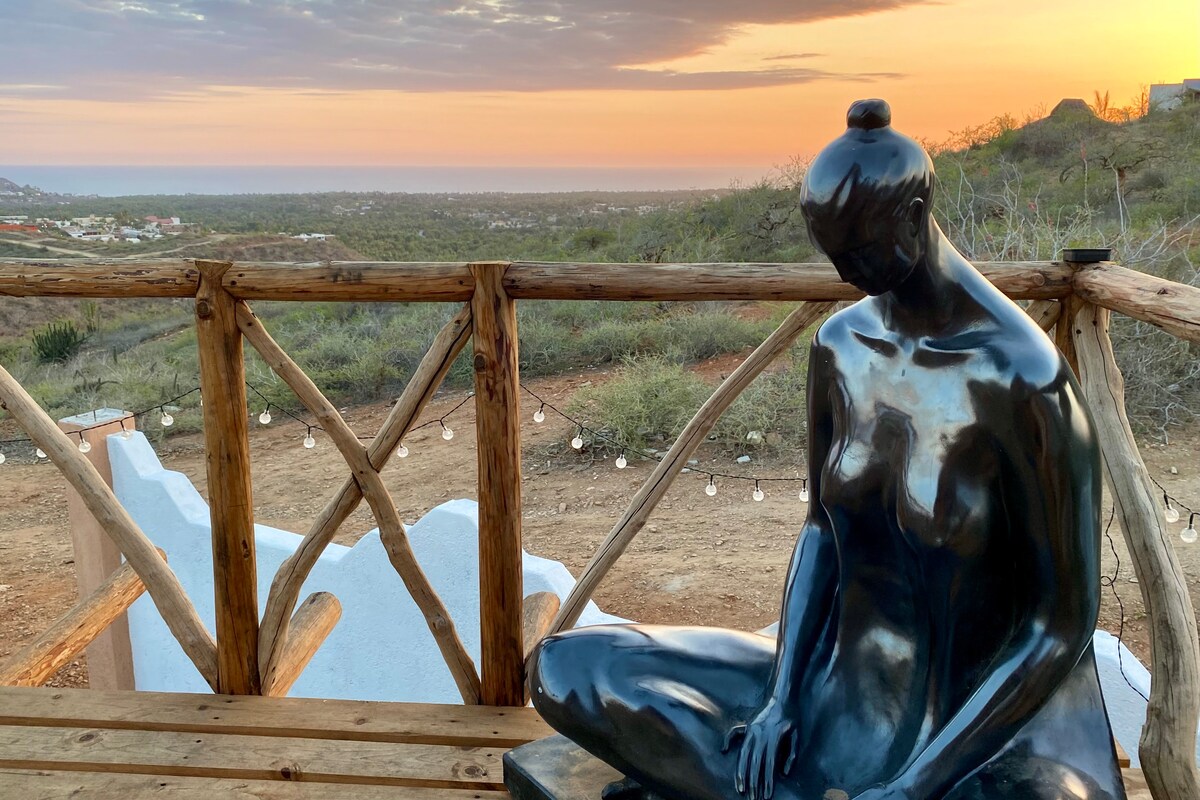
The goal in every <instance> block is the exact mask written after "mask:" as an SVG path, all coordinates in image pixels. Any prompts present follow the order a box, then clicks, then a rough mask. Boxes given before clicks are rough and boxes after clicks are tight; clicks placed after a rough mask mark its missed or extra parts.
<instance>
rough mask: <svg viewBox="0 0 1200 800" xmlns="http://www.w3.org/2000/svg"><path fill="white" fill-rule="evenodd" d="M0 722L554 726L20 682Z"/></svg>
mask: <svg viewBox="0 0 1200 800" xmlns="http://www.w3.org/2000/svg"><path fill="white" fill-rule="evenodd" d="M0 725H34V726H43V727H80V728H108V729H115V730H142V731H195V732H198V733H200V732H207V733H228V734H243V735H247V736H282V737H300V738H308V739H343V740H348V741H362V742H395V743H407V744H443V745H449V744H454V745H462V746H469V747H502V748H510V747H516V746H518V745H521V744H524V743H526V742H529V741H533V740H534V739H541V738H543V737H546V736H551V735H553V733H554V731H553V730H552V729H551V728H550V726H549V725H547V724H546V723H544V722H543V721H542V720H541V718H540V717H538V715H537V712H535V711H534V710H533V709H531V708H496V707H492V706H461V705H436V704H421V703H374V702H367V701H359V700H313V699H305V698H291V697H245V696H243V697H235V696H231V695H209V694H167V693H158V692H119V691H116V692H101V691H92V690H90V689H53V690H51V689H34V688H25V687H0Z"/></svg>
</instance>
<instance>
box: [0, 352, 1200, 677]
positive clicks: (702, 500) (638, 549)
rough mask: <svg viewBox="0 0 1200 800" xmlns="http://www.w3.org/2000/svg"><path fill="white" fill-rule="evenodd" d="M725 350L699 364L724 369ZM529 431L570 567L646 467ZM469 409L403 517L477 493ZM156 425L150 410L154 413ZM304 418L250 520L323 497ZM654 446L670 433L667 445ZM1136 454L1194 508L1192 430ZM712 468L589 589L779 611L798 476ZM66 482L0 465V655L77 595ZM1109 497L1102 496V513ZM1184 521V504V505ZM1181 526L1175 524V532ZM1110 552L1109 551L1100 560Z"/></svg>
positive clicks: (284, 432)
mask: <svg viewBox="0 0 1200 800" xmlns="http://www.w3.org/2000/svg"><path fill="white" fill-rule="evenodd" d="M736 360H737V359H736V358H733V359H721V360H718V361H717V362H713V363H710V364H708V365H706V371H712V372H714V373H722V374H723V373H725V372H726V371H727V369H728V368H730V365H732V364H733V363H735V362H736ZM605 378H606V375H605V373H602V372H597V373H589V374H582V375H577V376H571V377H566V378H558V379H553V380H541V381H532V382H530V384H529V385H530V388H531V389H532V390H533V391H535V392H537V393H538V394H539V395H540V396H542V397H543V398H544V399H546V400H548V401H549V402H551V403H553V404H555V405H559V406H564V405H565V404H566V402H567V401H568V400H569V398H570V397H571V395H572V394H573V393H574V392H575V391H576V390H577V389H578V388H580V387H581V386H582V385H584V384H586V383H588V382H593V381H602V380H604V379H605ZM463 396H464V393H463V392H446V393H443V394H441V395H439V396H438V397H437V398H436V399H435V401H434V403H433V404H432V405H431V407H430V409H428V410H427V412H426V415H425V417H424V419H436V418H437V417H438V416H439V415H441V414H445V413H446V412H448V411H449V410H450V409H451V408H453V407H454V406H455V405H456V404H458V403H459V402H460V401H461V400H462V399H463ZM522 402H523V404H524V411H523V415H522V417H523V419H524V423H523V430H522V435H523V438H524V464H523V473H524V475H523V498H524V500H523V502H524V509H523V513H524V536H525V548H526V549H527V550H528V551H529V552H531V553H534V554H537V555H540V556H545V557H548V558H553V559H558V560H561V561H562V562H564V563H565V564H566V565H567V567H568V568H569V569H570V570H571V571H572V572H573V573H574V574H578V573H579V572H580V570H581V569H582V568H583V566H584V565H585V564H586V563H587V561H588V559H589V557H590V556H591V554H592V553H593V552H594V551H595V549H596V547H597V546H598V545H599V543H600V542H601V541H602V540H603V538H604V536H605V535H606V534H607V533H608V531H609V530H610V529H611V527H612V525H613V524H614V522H615V521H616V520H617V518H618V517H619V516H620V515H621V513H622V512H623V510H624V508H625V505H626V503H628V501H629V499H630V498H631V497H632V496H633V494H634V493H635V492H636V491H637V489H638V487H639V486H640V485H641V483H642V482H643V481H644V480H645V478H646V477H648V476H649V474H650V472H651V470H652V468H653V464H652V463H651V462H648V461H642V460H637V459H634V458H631V459H630V461H629V467H628V468H627V469H624V470H618V469H616V468H615V467H614V465H613V462H612V460H611V459H597V460H591V459H589V457H588V456H587V455H586V454H582V455H581V454H579V453H576V452H575V451H573V450H571V448H570V446H569V445H568V444H567V442H568V440H569V439H570V438H571V436H572V435H573V433H574V430H575V429H574V428H573V427H572V426H571V424H570V423H568V422H566V421H564V420H563V419H561V418H559V417H556V416H555V415H553V414H550V413H548V414H547V418H546V421H545V422H544V423H541V424H537V423H535V422H534V421H533V420H532V419H531V416H532V413H533V412H534V411H535V410H536V409H537V404H536V402H534V401H533V400H532V399H531V398H529V397H528V396H526V397H524V398H523V399H522ZM387 410H388V409H387V406H386V404H378V405H374V406H364V407H358V408H353V409H350V410H349V412H348V413H347V414H346V416H347V419H348V421H349V422H350V424H351V426H352V427H354V428H355V430H356V431H357V432H358V433H359V434H360V435H369V434H371V433H373V432H374V431H375V430H376V429H377V428H378V426H379V424H380V423H381V422H382V421H383V418H384V417H385V416H386V414H387ZM474 421H475V415H474V409H473V405H472V404H471V403H468V404H467V405H466V406H464V407H463V408H462V409H461V410H460V411H458V412H457V413H456V414H454V415H453V416H452V417H450V418H449V420H448V421H447V424H448V425H449V426H450V427H451V428H452V429H453V430H454V432H455V436H454V438H453V440H452V441H445V440H443V439H442V436H441V429H440V428H439V427H438V426H436V425H434V426H431V427H427V428H424V429H422V430H420V431H418V432H416V433H414V434H412V435H410V436H409V437H408V438H407V440H406V443H407V445H408V447H409V448H410V450H411V455H410V456H409V457H408V458H406V459H399V458H393V459H392V461H391V463H390V464H389V466H388V467H387V468H386V469H385V471H384V479H385V482H386V484H387V486H388V488H389V489H390V490H391V491H392V495H393V497H394V499H395V501H396V504H397V506H398V508H399V509H400V512H401V515H402V517H403V518H404V519H405V520H407V521H414V520H416V519H418V518H419V517H420V516H421V515H423V514H424V513H426V512H427V511H429V509H430V508H432V507H433V506H435V505H438V504H440V503H442V502H444V501H446V500H449V499H452V498H458V497H474V496H475V431H474ZM155 424H156V423H154V422H151V423H150V425H151V426H153V425H155ZM304 433H305V431H304V428H303V427H300V426H299V425H297V424H294V423H293V424H287V423H285V422H283V421H282V420H281V419H280V418H279V417H278V416H277V418H276V421H275V422H273V423H272V424H271V425H270V426H268V427H262V426H259V425H258V424H257V422H252V425H251V449H252V458H253V468H254V499H255V514H256V519H257V521H258V522H261V523H264V524H267V525H273V526H276V527H279V528H284V529H287V530H293V531H297V532H301V533H302V532H304V531H305V530H307V527H308V525H309V523H310V522H311V520H312V519H313V517H314V516H315V515H316V513H317V512H318V510H319V509H320V508H321V507H322V505H323V504H324V502H325V500H326V499H327V498H328V496H329V495H330V494H331V493H332V492H333V491H334V490H335V489H336V488H337V487H338V486H339V485H340V484H341V482H342V480H343V478H344V476H345V474H346V469H345V466H344V464H343V462H342V460H341V458H340V456H339V455H338V453H337V451H336V450H335V448H334V447H333V445H332V444H331V443H330V442H329V441H328V439H325V438H323V437H321V435H320V434H318V446H317V447H316V448H315V449H313V450H306V449H304V448H303V447H302V446H301V439H302V438H303V436H304ZM663 447H664V448H665V447H666V445H663ZM156 449H157V450H158V452H159V455H160V458H161V459H162V462H163V464H164V466H165V467H166V468H167V469H172V470H178V471H179V472H182V473H184V474H185V475H187V476H188V477H189V478H190V479H191V480H192V481H193V483H195V484H196V486H197V488H199V490H200V491H201V493H202V494H203V493H204V492H205V476H204V453H203V442H202V438H201V437H200V436H198V435H196V436H184V437H176V438H172V439H169V440H167V441H165V442H162V443H160V444H159V445H157V446H156ZM1142 452H1143V455H1144V457H1145V459H1146V462H1147V464H1148V465H1149V467H1150V471H1151V474H1152V475H1153V476H1154V477H1155V478H1156V479H1157V480H1159V481H1160V482H1161V483H1162V484H1163V485H1164V486H1166V487H1167V489H1168V490H1169V491H1171V492H1172V494H1174V495H1176V496H1178V497H1179V498H1181V499H1182V500H1183V501H1184V502H1185V503H1188V504H1189V505H1192V506H1193V507H1200V460H1198V459H1197V453H1200V430H1193V431H1189V432H1185V433H1183V434H1179V433H1176V434H1175V436H1174V437H1173V439H1172V441H1171V443H1170V444H1169V445H1160V444H1154V443H1147V444H1144V445H1143V449H1142ZM736 455H737V454H736V453H734V454H730V453H701V454H700V456H699V457H700V466H699V468H700V469H712V470H719V471H721V472H728V473H735V474H748V475H756V476H760V477H764V476H789V477H796V476H798V475H799V474H801V473H800V472H798V471H797V468H796V467H795V466H794V464H792V463H791V461H790V460H785V459H779V458H776V459H774V460H772V459H767V460H760V459H759V457H758V455H757V454H755V453H750V455H752V457H753V462H752V463H750V464H745V465H739V464H736V463H735V462H734V457H735V456H736ZM706 482H707V479H706V478H705V477H703V476H700V475H681V476H679V478H678V479H677V480H676V483H675V485H674V486H673V487H672V488H671V489H670V491H669V492H668V493H667V495H666V497H665V498H664V499H663V502H662V503H661V504H660V505H659V506H658V508H657V509H656V511H655V512H654V514H653V516H652V517H651V519H650V522H649V524H647V526H646V527H645V528H644V529H643V531H642V533H641V534H640V535H639V537H638V538H637V539H636V540H635V541H634V543H633V545H632V546H631V547H630V548H629V550H628V551H627V552H626V554H625V556H624V557H623V558H622V559H621V560H620V561H619V562H618V564H617V566H616V567H615V569H614V570H613V571H612V572H611V573H610V574H609V576H608V578H607V580H606V581H605V582H604V583H603V584H602V585H601V587H600V589H599V591H598V592H597V594H596V598H595V599H596V601H597V602H598V603H599V605H600V607H601V608H603V609H604V610H605V611H608V612H611V613H614V614H619V615H621V616H624V617H628V618H630V619H634V620H638V621H642V622H662V623H679V624H714V625H722V626H726V627H734V628H740V629H745V630H756V629H758V628H761V627H763V626H765V625H767V624H769V623H771V622H774V621H776V619H777V616H778V613H779V604H780V599H781V592H782V586H783V579H784V575H785V573H786V569H787V564H788V560H789V557H790V555H791V552H792V549H793V547H794V546H795V543H796V536H797V534H798V532H799V530H800V526H801V523H802V521H803V519H804V516H805V513H806V509H807V506H806V505H805V504H804V503H802V502H800V500H799V499H798V496H797V492H796V485H795V484H775V485H772V484H766V485H765V486H764V489H765V490H766V492H767V497H766V499H765V500H764V501H763V502H754V501H753V500H752V499H751V496H750V495H751V489H752V488H753V487H752V485H750V484H746V483H741V482H739V483H736V484H734V483H730V482H726V483H724V484H720V483H719V484H718V485H719V491H718V493H717V495H716V496H715V497H708V496H707V495H706V494H705V493H704V486H705V484H706ZM64 490H65V481H64V480H63V478H62V477H61V475H59V473H58V471H57V470H56V469H55V468H54V467H53V466H51V465H50V464H48V463H41V464H33V463H18V462H17V460H16V459H10V460H9V461H8V463H6V464H4V465H2V466H0V657H3V656H5V655H8V654H9V653H12V652H14V651H15V650H16V649H18V648H19V647H21V646H22V645H23V644H24V643H26V642H27V641H29V640H30V639H31V638H33V637H34V636H36V635H37V634H38V633H40V632H41V631H43V630H44V629H45V628H46V627H47V626H48V625H49V624H50V623H51V622H52V621H53V620H54V619H56V618H57V617H58V616H59V615H61V614H62V613H63V612H64V611H65V610H66V609H67V608H69V607H70V606H71V605H72V603H74V602H75V600H76V591H75V575H74V567H73V563H74V562H73V559H72V552H71V545H70V535H69V529H68V520H67V514H66V508H65V503H64ZM1110 507H1111V504H1110V503H1109V502H1108V500H1107V498H1106V500H1105V504H1104V511H1103V514H1104V517H1103V519H1104V521H1107V520H1108V515H1109V509H1110ZM1185 519H1186V517H1185ZM372 527H374V522H373V520H372V518H371V516H370V512H369V511H368V509H367V507H366V504H365V503H364V504H363V505H362V506H361V507H360V508H359V510H358V511H357V512H356V513H355V514H354V515H353V516H352V517H351V518H350V520H349V521H348V522H347V523H346V524H345V525H344V526H343V529H342V532H341V533H340V534H339V537H338V539H337V541H339V542H341V543H343V544H352V543H353V542H354V541H355V540H356V539H357V538H358V537H359V536H361V535H362V534H363V533H365V532H366V531H367V530H369V529H371V528H372ZM1182 527H1183V523H1182V522H1180V523H1179V524H1177V525H1172V526H1170V528H1171V529H1172V533H1177V529H1181V528H1182ZM1110 533H1111V535H1112V540H1113V548H1114V549H1115V551H1116V554H1117V556H1118V557H1119V559H1120V571H1119V573H1118V574H1117V579H1116V581H1115V582H1114V585H1113V588H1115V590H1116V592H1117V594H1119V596H1120V601H1121V602H1122V603H1123V604H1124V640H1125V642H1126V643H1127V644H1128V645H1129V646H1130V647H1131V648H1132V649H1133V651H1134V652H1135V653H1136V654H1137V655H1138V657H1139V658H1141V659H1142V660H1143V661H1146V662H1148V660H1149V640H1148V630H1147V620H1146V618H1145V610H1144V604H1143V602H1142V598H1141V594H1140V591H1139V587H1138V585H1137V583H1136V581H1135V580H1134V578H1133V571H1132V566H1131V564H1130V561H1129V558H1128V555H1127V553H1126V550H1125V546H1124V543H1123V541H1122V540H1121V534H1120V530H1119V526H1118V525H1117V524H1115V523H1114V524H1113V526H1112V529H1111V531H1110ZM1173 541H1174V543H1175V546H1176V552H1177V553H1178V555H1179V557H1180V560H1181V561H1182V563H1183V568H1184V572H1185V573H1186V575H1187V578H1188V583H1189V587H1190V588H1191V592H1192V599H1193V603H1195V604H1200V544H1196V545H1185V544H1182V543H1181V542H1180V541H1179V539H1178V537H1177V536H1176V537H1174V539H1173ZM1116 565H1117V561H1116V558H1115V557H1114V555H1113V553H1112V552H1111V551H1110V549H1109V547H1108V546H1107V544H1106V546H1105V548H1104V570H1105V572H1106V573H1108V574H1112V573H1113V572H1114V570H1115V569H1116ZM1121 617H1122V615H1121V610H1120V606H1119V604H1118V602H1117V600H1116V598H1115V597H1114V595H1113V591H1112V590H1111V589H1105V590H1104V600H1103V606H1102V610H1101V617H1100V625H1101V627H1103V628H1104V629H1106V630H1109V631H1111V632H1113V633H1114V634H1115V633H1117V632H1118V630H1119V628H1120V625H1121ZM86 684H87V671H86V664H85V663H82V659H81V660H80V661H77V662H75V663H72V664H70V665H68V666H67V667H65V668H64V669H63V670H62V671H61V672H60V673H59V674H58V675H56V676H55V678H54V679H53V680H52V681H51V685H56V686H82V685H86Z"/></svg>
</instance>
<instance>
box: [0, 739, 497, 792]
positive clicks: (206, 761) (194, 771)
mask: <svg viewBox="0 0 1200 800" xmlns="http://www.w3.org/2000/svg"><path fill="white" fill-rule="evenodd" d="M504 752H505V750H504V749H502V748H486V747H472V748H466V747H448V746H445V745H427V744H394V743H390V742H346V741H338V740H331V739H295V738H287V737H273V736H238V735H232V734H211V733H189V732H182V731H126V730H111V729H109V730H103V729H90V730H89V729H85V728H79V727H70V728H40V727H33V726H14V727H0V768H8V769H39V770H79V771H87V772H116V773H130V774H143V775H144V774H150V775H175V776H187V777H208V778H235V779H242V780H289V781H315V782H323V783H358V784H377V785H381V786H428V787H434V788H461V789H485V790H496V789H502V788H503V786H504V778H503V774H502V772H503V770H502V767H501V758H502V756H503V755H504Z"/></svg>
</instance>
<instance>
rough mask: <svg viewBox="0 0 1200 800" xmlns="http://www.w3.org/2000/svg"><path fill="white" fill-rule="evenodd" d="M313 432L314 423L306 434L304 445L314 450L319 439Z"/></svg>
mask: <svg viewBox="0 0 1200 800" xmlns="http://www.w3.org/2000/svg"><path fill="white" fill-rule="evenodd" d="M312 432H313V429H312V425H309V426H308V433H307V434H305V435H304V447H305V449H307V450H312V449H313V448H314V447H316V446H317V440H316V439H314V438H313V435H312Z"/></svg>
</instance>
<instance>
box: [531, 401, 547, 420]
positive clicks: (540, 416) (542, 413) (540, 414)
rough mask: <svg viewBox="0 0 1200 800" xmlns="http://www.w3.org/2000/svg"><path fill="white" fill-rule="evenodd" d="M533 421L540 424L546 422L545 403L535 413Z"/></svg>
mask: <svg viewBox="0 0 1200 800" xmlns="http://www.w3.org/2000/svg"><path fill="white" fill-rule="evenodd" d="M533 421H534V422H537V423H539V424H540V423H543V422H545V421H546V404H545V403H542V406H541V408H539V409H538V410H537V411H535V412H533Z"/></svg>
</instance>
